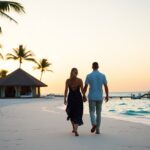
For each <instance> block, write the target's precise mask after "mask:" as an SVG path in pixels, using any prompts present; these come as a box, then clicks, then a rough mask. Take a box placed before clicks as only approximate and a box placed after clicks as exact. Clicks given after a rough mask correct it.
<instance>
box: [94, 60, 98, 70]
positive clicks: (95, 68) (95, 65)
mask: <svg viewBox="0 0 150 150" xmlns="http://www.w3.org/2000/svg"><path fill="white" fill-rule="evenodd" d="M92 68H93V69H94V70H97V69H98V68H99V65H98V63H97V62H93V64H92Z"/></svg>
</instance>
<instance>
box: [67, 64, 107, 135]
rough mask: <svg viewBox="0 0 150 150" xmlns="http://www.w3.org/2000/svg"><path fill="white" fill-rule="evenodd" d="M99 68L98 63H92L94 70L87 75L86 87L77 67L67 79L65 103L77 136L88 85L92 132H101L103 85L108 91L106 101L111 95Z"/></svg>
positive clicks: (81, 122)
mask: <svg viewBox="0 0 150 150" xmlns="http://www.w3.org/2000/svg"><path fill="white" fill-rule="evenodd" d="M98 68H99V65H98V63H97V62H94V63H93V64H92V69H93V71H92V72H91V73H90V74H88V75H87V77H86V80H85V86H84V87H83V82H82V79H80V78H78V77H77V75H78V70H77V68H72V70H71V73H70V78H69V79H67V80H66V85H65V93H64V104H65V105H67V107H66V112H67V116H68V117H67V120H70V121H71V124H72V128H73V130H72V132H73V133H74V134H75V136H79V134H78V126H80V125H82V124H83V120H82V116H83V102H86V101H87V98H86V96H85V94H86V91H87V89H88V86H89V94H88V102H89V112H90V118H91V124H92V128H91V132H92V133H94V132H95V133H96V134H100V124H101V110H102V103H103V85H104V89H105V93H106V97H105V101H106V102H107V101H108V99H109V97H108V86H107V80H106V77H105V75H104V74H102V73H101V72H99V71H98ZM68 91H69V92H68ZM81 93H82V94H81Z"/></svg>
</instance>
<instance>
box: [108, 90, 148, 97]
mask: <svg viewBox="0 0 150 150" xmlns="http://www.w3.org/2000/svg"><path fill="white" fill-rule="evenodd" d="M109 98H119V99H123V98H131V99H142V98H147V99H150V91H149V92H147V93H144V94H141V93H139V94H138V95H135V94H131V96H109Z"/></svg>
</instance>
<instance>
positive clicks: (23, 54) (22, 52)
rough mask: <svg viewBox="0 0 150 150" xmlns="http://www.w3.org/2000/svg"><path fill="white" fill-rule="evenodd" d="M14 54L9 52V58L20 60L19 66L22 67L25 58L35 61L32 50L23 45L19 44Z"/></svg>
mask: <svg viewBox="0 0 150 150" xmlns="http://www.w3.org/2000/svg"><path fill="white" fill-rule="evenodd" d="M13 50H14V54H11V53H8V54H7V55H6V58H7V59H13V60H19V68H21V64H22V61H23V60H27V61H32V62H35V59H34V58H33V54H32V52H31V51H27V50H26V48H25V47H23V45H19V48H15V49H13Z"/></svg>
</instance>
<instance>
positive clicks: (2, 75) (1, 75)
mask: <svg viewBox="0 0 150 150" xmlns="http://www.w3.org/2000/svg"><path fill="white" fill-rule="evenodd" d="M7 73H8V71H7V70H5V69H1V70H0V78H5V77H6V76H7Z"/></svg>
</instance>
